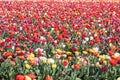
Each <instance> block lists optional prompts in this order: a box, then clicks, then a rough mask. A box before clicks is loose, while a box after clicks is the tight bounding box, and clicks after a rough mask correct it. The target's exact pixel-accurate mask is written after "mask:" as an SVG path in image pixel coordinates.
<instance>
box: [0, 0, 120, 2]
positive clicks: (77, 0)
mask: <svg viewBox="0 0 120 80" xmlns="http://www.w3.org/2000/svg"><path fill="white" fill-rule="evenodd" d="M0 1H61V2H66V1H67V2H79V1H82V2H120V0H0Z"/></svg>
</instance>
